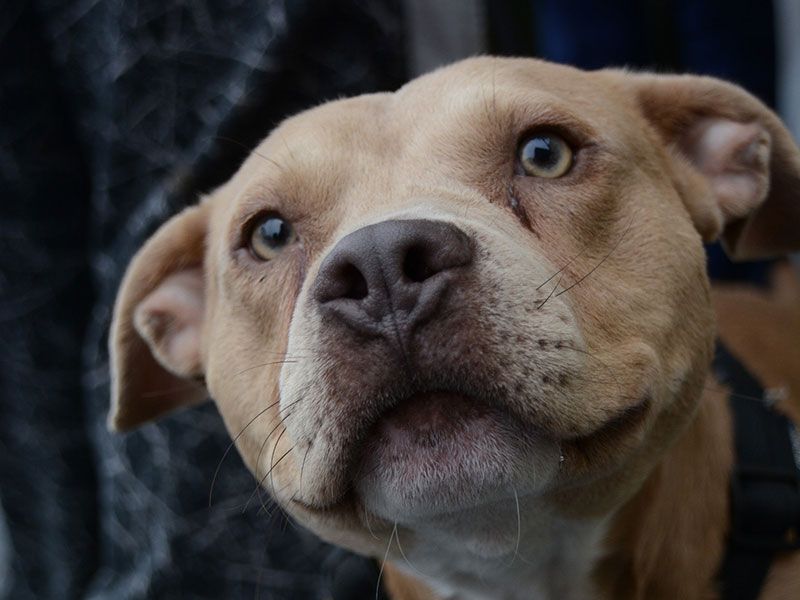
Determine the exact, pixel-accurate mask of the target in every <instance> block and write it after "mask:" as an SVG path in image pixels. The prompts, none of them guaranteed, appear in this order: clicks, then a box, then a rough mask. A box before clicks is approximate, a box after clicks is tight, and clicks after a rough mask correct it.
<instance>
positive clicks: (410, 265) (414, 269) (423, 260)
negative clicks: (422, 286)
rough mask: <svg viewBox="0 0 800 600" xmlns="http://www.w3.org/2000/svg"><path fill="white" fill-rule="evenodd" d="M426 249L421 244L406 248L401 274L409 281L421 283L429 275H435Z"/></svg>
mask: <svg viewBox="0 0 800 600" xmlns="http://www.w3.org/2000/svg"><path fill="white" fill-rule="evenodd" d="M429 258H430V257H429V256H428V251H427V249H426V248H424V247H423V246H411V247H410V248H409V249H408V250H406V255H405V258H404V259H403V275H405V276H406V277H407V278H408V279H410V280H411V281H414V282H416V283H421V282H423V281H425V280H426V279H428V278H429V277H430V276H432V275H435V274H436V271H435V269H434V268H433V267H432V266H431V264H430V260H429Z"/></svg>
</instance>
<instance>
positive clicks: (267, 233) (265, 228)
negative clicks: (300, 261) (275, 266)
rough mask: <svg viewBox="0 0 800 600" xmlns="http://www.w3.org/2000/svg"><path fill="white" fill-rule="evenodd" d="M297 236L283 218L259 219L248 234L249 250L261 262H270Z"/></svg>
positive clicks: (277, 216) (272, 216) (268, 217)
mask: <svg viewBox="0 0 800 600" xmlns="http://www.w3.org/2000/svg"><path fill="white" fill-rule="evenodd" d="M296 238H297V236H296V235H295V232H294V229H293V228H292V226H291V225H290V224H289V222H288V221H286V220H285V219H283V217H281V216H279V215H275V214H271V215H267V216H265V217H263V218H261V219H260V220H259V221H258V222H257V223H256V226H255V227H254V228H253V231H252V233H251V234H250V250H251V251H252V253H253V255H255V256H256V257H257V258H260V259H261V260H272V259H273V258H275V257H277V256H278V254H279V253H280V251H281V250H283V248H284V247H286V246H288V245H289V244H291V243H292V242H293V241H294V240H295V239H296Z"/></svg>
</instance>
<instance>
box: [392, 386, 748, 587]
mask: <svg viewBox="0 0 800 600" xmlns="http://www.w3.org/2000/svg"><path fill="white" fill-rule="evenodd" d="M706 390H707V391H706V392H705V393H704V397H703V399H702V401H701V404H700V407H699V409H698V411H697V414H696V416H695V418H694V420H693V421H692V423H690V424H689V426H688V427H687V429H686V431H685V433H684V434H683V435H682V436H681V438H680V439H679V440H678V441H677V442H676V443H675V445H674V446H673V447H672V448H671V449H670V450H669V451H668V453H667V454H666V456H665V457H664V460H663V461H662V462H661V463H660V464H659V465H658V466H657V467H656V468H655V469H654V471H653V472H652V474H651V475H650V476H649V478H648V479H647V481H646V482H645V484H644V485H643V486H642V488H641V490H640V491H639V492H638V493H637V494H636V495H635V496H634V498H633V499H632V500H630V501H629V502H628V503H627V504H626V505H625V506H623V508H622V509H621V510H619V511H618V512H617V513H616V514H615V515H614V516H613V517H611V516H610V517H608V518H606V519H595V520H592V521H581V522H577V521H570V520H567V519H563V518H557V517H553V516H552V515H547V514H541V513H540V516H539V517H538V518H535V517H530V515H532V514H536V513H535V512H534V510H533V507H530V506H529V507H527V508H528V510H525V507H524V506H523V509H522V510H523V513H524V515H525V516H524V524H523V525H522V526H521V530H520V536H519V549H518V552H516V553H515V558H514V559H512V560H509V559H507V558H505V559H503V560H491V559H477V558H475V555H474V554H472V553H471V552H470V550H469V544H464V543H463V541H461V542H460V543H457V542H456V540H455V539H452V540H448V538H447V537H446V536H444V537H443V536H441V535H437V534H436V533H435V532H432V531H428V532H426V533H425V534H423V535H420V534H419V533H416V534H414V538H415V541H416V542H417V543H415V544H414V548H413V550H410V551H406V552H405V554H406V557H405V558H406V559H407V560H401V561H398V562H397V564H396V565H395V569H394V570H392V572H391V574H390V576H389V577H388V578H387V587H388V589H389V593H390V597H391V598H392V600H412V599H413V600H428V599H429V598H431V599H432V598H440V599H450V598H453V599H456V598H457V599H458V600H488V599H489V598H492V599H507V600H516V599H517V598H520V599H522V598H525V599H530V598H536V599H537V600H538V599H541V600H549V599H551V598H552V599H555V598H561V599H572V598H575V599H583V598H606V599H610V598H648V599H655V600H658V599H662V598H663V599H665V600H666V599H668V598H669V599H672V598H689V597H694V596H693V594H694V593H696V591H697V590H701V589H705V590H706V591H707V592H708V596H709V597H713V591H712V589H711V587H712V586H713V579H714V573H715V572H716V569H717V566H718V563H719V561H720V559H721V555H722V551H723V544H724V535H725V531H726V527H727V520H726V515H727V514H728V496H727V489H728V476H729V473H730V469H731V465H732V460H733V458H732V451H731V448H732V441H731V429H730V427H731V424H730V414H729V412H728V408H727V397H726V392H725V390H723V389H722V388H720V387H719V386H718V385H717V384H716V383H715V382H713V381H709V382H708V384H707V386H706ZM699 457H702V458H699ZM524 502H525V501H524V500H522V503H523V504H524ZM473 522H474V520H473ZM403 541H404V540H401V542H403ZM405 545H406V544H404V546H405ZM676 573H680V574H681V575H680V577H676V575H675V574H676ZM409 578H416V579H418V580H422V581H424V582H426V585H427V586H428V587H429V588H430V589H429V590H423V588H424V586H422V588H421V587H420V586H419V585H418V584H414V583H411V582H410V581H409Z"/></svg>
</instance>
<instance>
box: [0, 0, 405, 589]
mask: <svg viewBox="0 0 800 600" xmlns="http://www.w3.org/2000/svg"><path fill="white" fill-rule="evenodd" d="M400 18H401V15H400V9H399V2H398V0H362V1H355V0H353V1H345V0H316V1H315V0H295V1H292V0H270V1H264V2H258V1H256V0H215V1H207V0H197V1H195V0H185V1H176V0H72V1H64V0H38V1H28V2H24V1H18V0H6V1H5V2H3V4H2V7H1V8H0V207H1V208H0V598H2V599H3V600H5V599H14V600H18V599H19V600H25V599H29V598H31V599H33V598H36V599H50V598H54V599H55V598H59V599H60V598H65V599H67V598H69V599H71V598H92V599H114V600H123V599H128V598H131V599H133V598H159V599H160V598H198V599H200V598H208V599H215V600H218V599H238V598H247V599H250V598H261V599H273V598H274V599H283V598H292V599H295V598H299V599H302V598H309V599H315V598H325V597H326V596H327V594H328V593H329V592H328V574H327V573H326V566H325V565H329V564H330V563H331V561H336V560H339V559H340V558H341V557H339V556H338V555H337V554H336V551H333V550H332V549H331V548H329V547H327V546H325V545H323V544H321V543H320V542H318V541H316V540H315V539H314V538H313V536H311V535H310V534H308V533H305V532H303V531H301V530H300V529H298V528H297V527H296V526H295V525H293V524H289V523H287V521H286V519H285V518H284V517H283V516H282V515H281V513H280V512H279V511H277V510H274V507H271V506H269V505H267V506H266V510H264V508H263V507H262V506H261V505H260V503H258V502H251V503H250V505H249V507H248V508H247V509H246V510H243V509H242V507H243V506H244V505H245V503H246V502H247V500H248V497H250V495H251V492H252V491H253V487H254V481H253V479H252V477H251V476H250V475H249V474H248V473H247V472H246V470H245V469H244V467H243V466H242V464H241V462H240V460H239V459H238V457H237V456H236V455H235V453H231V455H230V456H229V457H228V458H227V459H226V461H225V463H224V465H223V467H222V469H221V471H220V477H219V479H218V481H217V484H216V487H215V491H214V502H213V505H212V507H211V508H209V507H208V492H209V485H210V482H211V479H212V476H213V473H214V469H215V468H216V466H217V463H218V461H219V459H220V457H221V456H222V453H223V452H224V450H225V447H226V446H227V444H228V441H229V436H228V434H227V433H226V432H225V430H224V428H223V426H222V423H221V420H220V418H219V416H218V414H217V412H216V410H215V409H214V408H213V406H211V405H205V406H203V407H200V408H198V409H194V410H190V411H186V412H184V413H181V414H179V415H176V416H174V417H170V418H168V419H166V420H164V421H162V422H160V423H158V424H155V425H148V426H146V427H144V428H143V429H141V430H140V431H137V432H135V433H132V434H128V435H125V436H115V435H112V434H109V433H108V432H107V431H106V429H105V419H106V414H107V411H108V371H107V353H106V349H105V348H106V333H107V327H108V322H109V313H110V307H111V302H112V300H113V296H114V292H115V290H116V286H117V285H118V283H119V280H120V278H121V276H122V273H123V269H124V266H125V265H126V263H127V261H128V259H129V258H130V256H131V254H132V253H133V252H134V251H135V249H136V248H137V247H138V246H139V245H140V244H141V243H142V242H143V240H144V239H145V238H146V237H147V236H148V235H149V234H150V233H151V232H152V231H153V230H154V229H155V227H156V226H157V225H158V224H159V223H161V222H163V221H164V220H165V219H166V218H167V217H168V216H169V215H170V214H172V213H173V212H175V211H176V210H178V209H179V208H180V207H182V206H184V205H186V204H188V203H191V202H194V201H196V199H197V197H198V194H200V193H202V192H204V191H208V190H209V189H212V188H213V187H214V186H215V185H217V184H219V183H221V182H223V181H224V180H225V179H226V178H227V177H229V176H230V175H231V174H232V172H233V171H234V170H235V168H236V166H237V165H238V164H239V161H240V160H241V159H242V157H243V153H244V150H243V149H242V147H240V145H239V144H241V145H242V146H244V147H252V146H253V145H254V144H255V143H256V142H257V140H259V139H260V138H262V137H263V136H264V135H266V133H267V132H268V131H269V130H270V129H271V128H272V127H273V126H274V124H276V123H277V122H278V121H280V120H281V118H282V117H284V116H286V115H287V114H290V113H292V112H295V111H297V110H298V109H300V108H303V107H307V106H310V105H313V104H316V103H318V102H320V101H321V100H324V99H328V98H335V97H338V96H342V95H351V94H356V93H362V92H367V91H375V90H385V89H392V88H395V87H397V86H398V85H399V84H400V83H402V80H403V64H402V60H401V56H402V50H403V48H402V40H401V39H400V30H401V23H400ZM229 139H230V140H236V143H233V142H229V141H227V140H229Z"/></svg>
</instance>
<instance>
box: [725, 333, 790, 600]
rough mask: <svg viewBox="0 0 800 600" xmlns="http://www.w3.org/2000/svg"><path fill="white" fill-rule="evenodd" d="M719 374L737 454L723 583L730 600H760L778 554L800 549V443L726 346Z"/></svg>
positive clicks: (782, 417) (727, 598)
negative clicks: (725, 391) (727, 389)
mask: <svg viewBox="0 0 800 600" xmlns="http://www.w3.org/2000/svg"><path fill="white" fill-rule="evenodd" d="M714 370H715V372H716V374H717V377H718V378H719V379H720V380H721V381H722V382H723V383H725V384H726V385H728V386H729V387H730V388H731V392H732V393H731V396H730V404H731V409H732V413H733V427H734V442H735V451H736V456H735V463H734V469H733V472H732V474H731V531H730V535H729V538H728V545H727V550H726V554H725V558H724V560H723V563H722V568H721V570H720V573H719V582H720V587H721V591H722V598H723V599H724V600H756V599H757V598H758V596H759V593H760V592H761V588H762V587H763V585H764V580H765V579H766V577H767V573H768V572H769V568H770V566H771V565H772V562H773V560H774V559H775V557H776V555H778V554H779V553H781V552H788V551H792V550H798V549H800V466H799V465H798V463H797V460H798V457H797V454H798V450H799V449H798V447H797V445H798V440H799V439H800V438H798V437H797V431H796V430H795V428H794V425H793V424H792V422H791V421H790V420H789V419H787V418H786V417H785V416H783V415H781V414H780V413H778V412H776V411H775V410H773V409H772V408H771V406H770V405H769V403H768V402H766V401H765V399H764V398H765V396H764V390H763V389H762V388H761V386H760V385H759V384H758V382H757V381H756V380H755V379H753V377H752V376H751V375H750V374H749V373H748V372H747V370H746V369H745V368H744V367H743V366H742V365H741V364H740V363H739V362H738V361H737V360H736V359H735V358H734V357H733V356H732V355H731V354H730V353H729V352H728V351H727V350H726V349H725V348H724V347H723V346H721V345H718V347H717V355H716V357H715V360H714Z"/></svg>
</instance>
